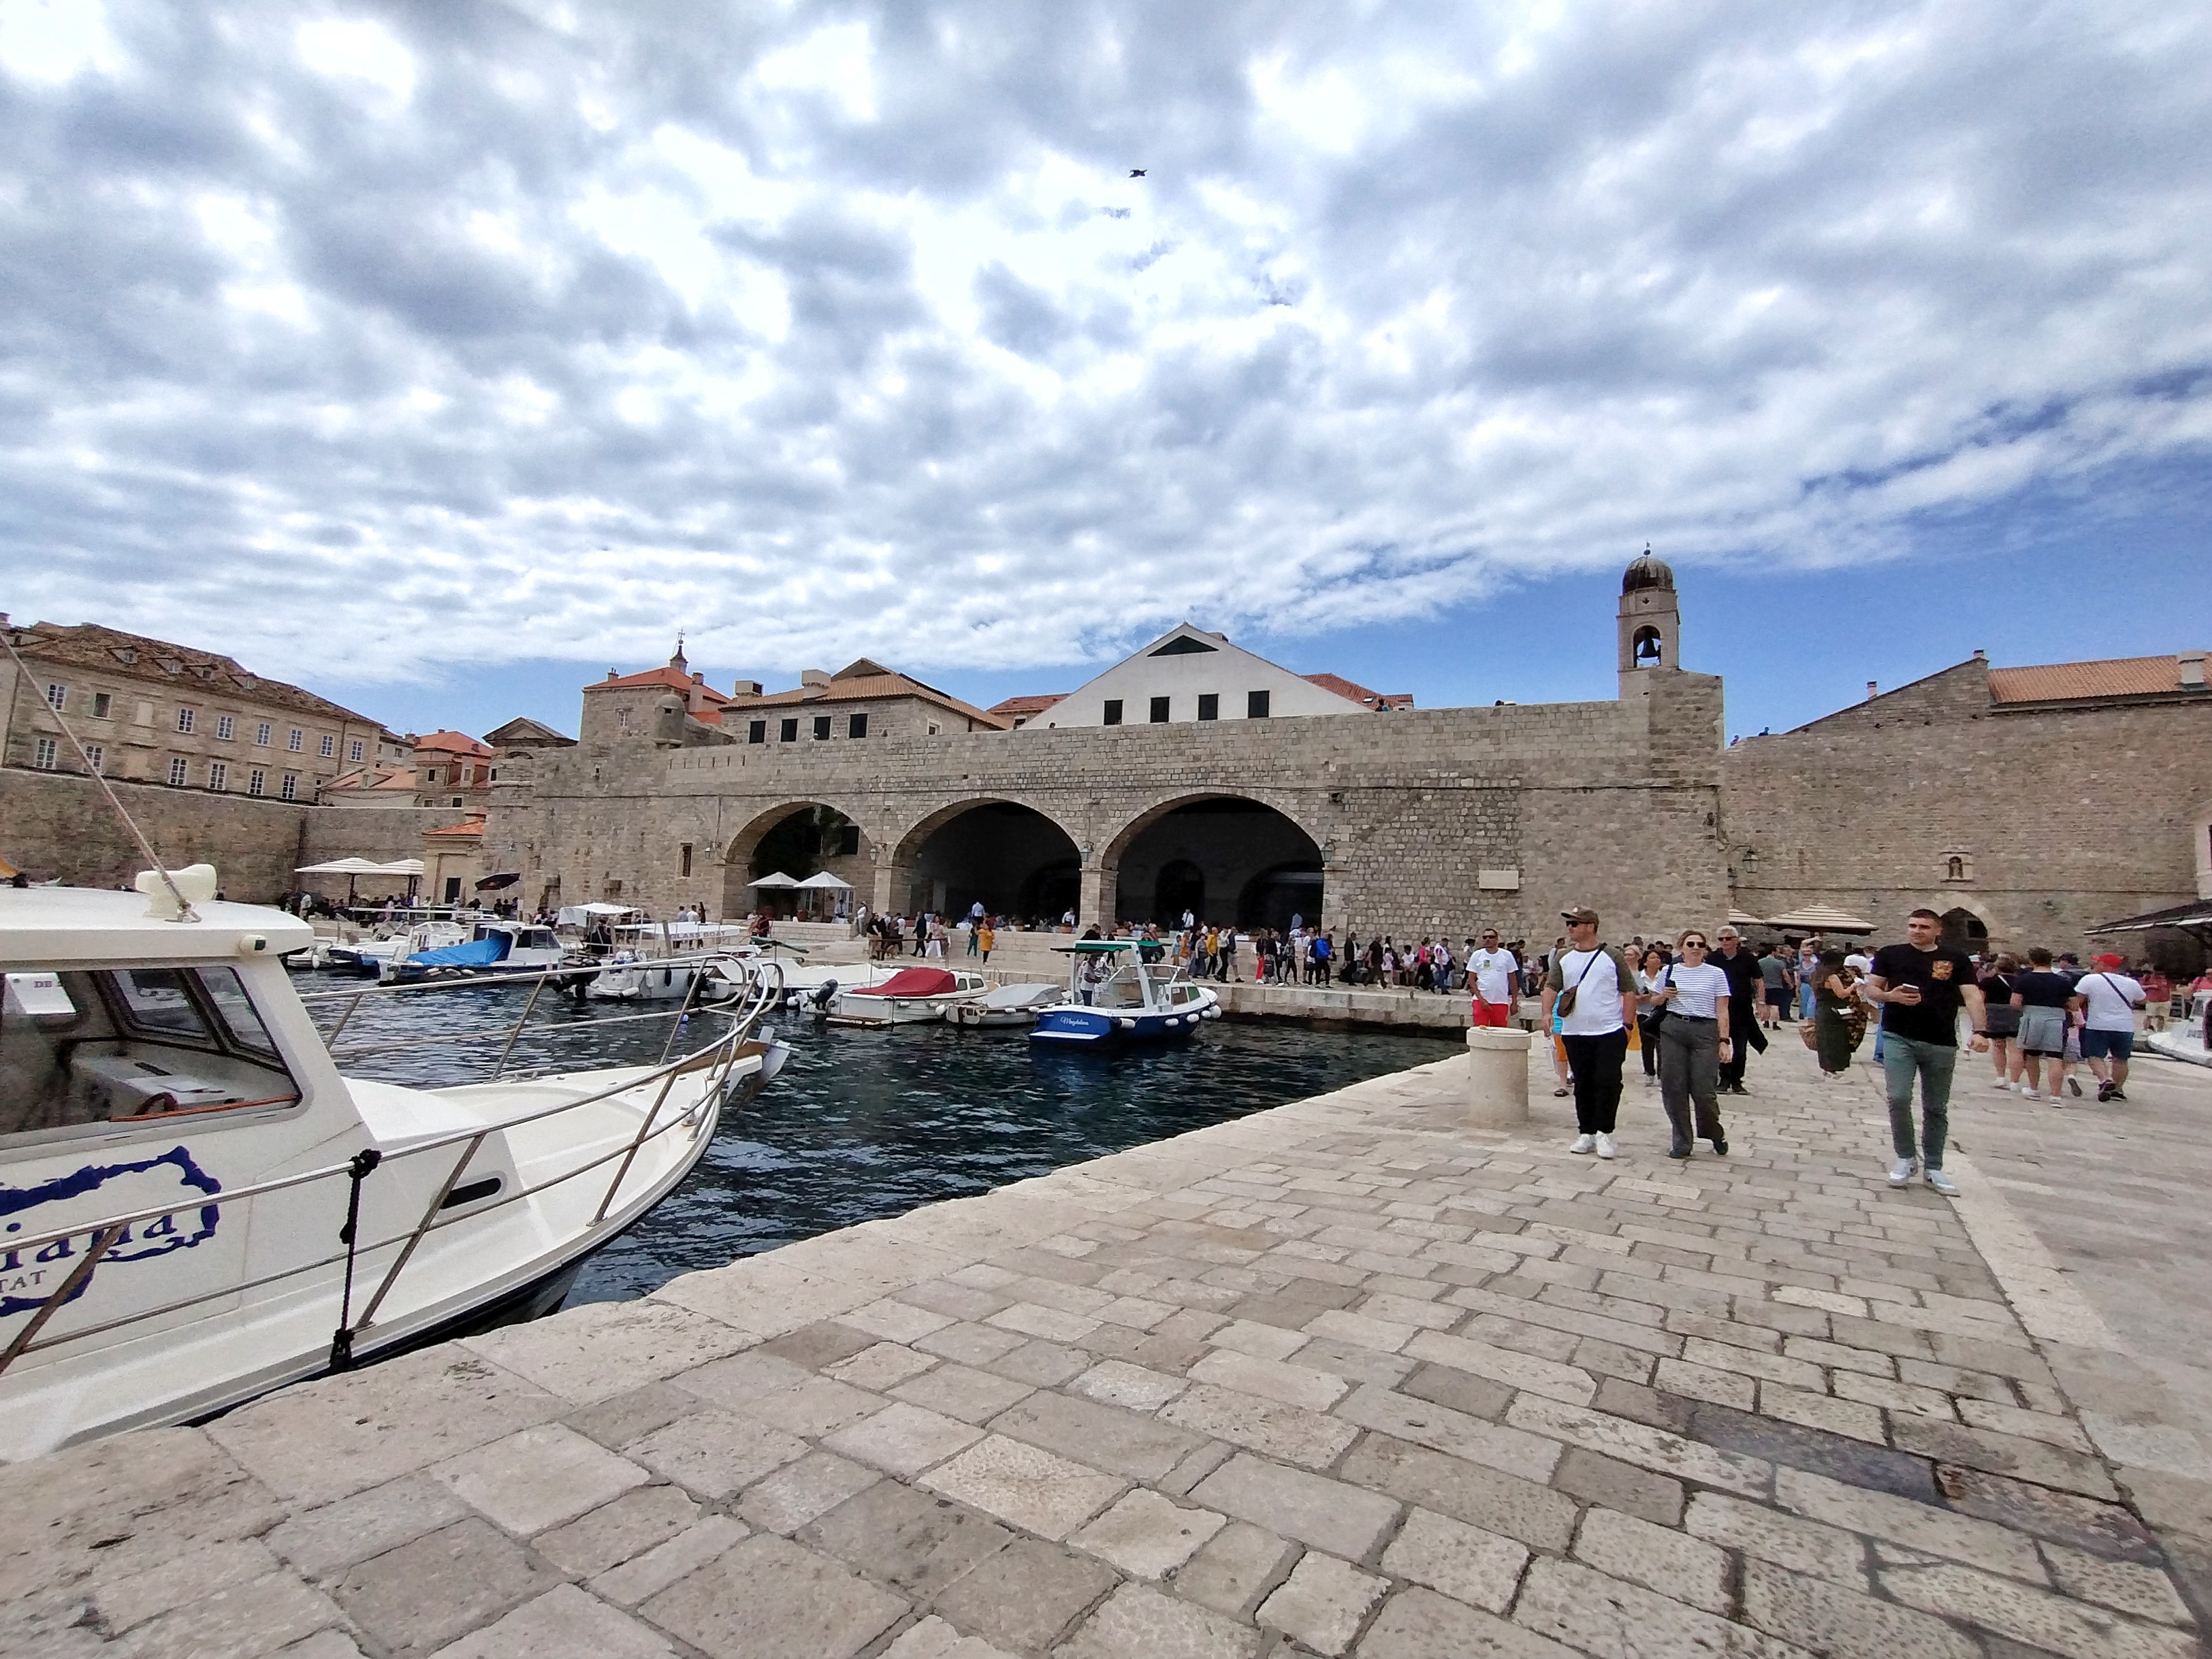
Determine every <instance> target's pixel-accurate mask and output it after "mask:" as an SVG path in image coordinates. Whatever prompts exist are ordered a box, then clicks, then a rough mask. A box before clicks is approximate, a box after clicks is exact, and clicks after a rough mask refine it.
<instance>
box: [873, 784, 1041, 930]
mask: <svg viewBox="0 0 2212 1659" xmlns="http://www.w3.org/2000/svg"><path fill="white" fill-rule="evenodd" d="M963 820H965V821H966V822H965V823H964V824H963ZM1083 851H1084V849H1083V843H1082V842H1081V840H1080V839H1079V837H1078V836H1077V835H1076V833H1075V832H1074V831H1073V830H1072V829H1069V828H1068V827H1067V825H1066V823H1062V822H1061V821H1060V817H1059V816H1058V815H1057V814H1056V813H1054V811H1050V810H1048V809H1047V808H1045V807H1042V806H1040V805H1037V804H1036V802H1034V801H1031V800H1027V799H1023V798H1022V797H1021V796H1019V795H1017V794H1012V793H1008V794H997V793H993V794H976V795H963V796H962V797H960V798H959V799H956V800H951V801H947V802H945V804H944V805H941V806H939V807H936V808H934V809H933V810H932V811H929V812H927V813H925V814H923V815H922V816H921V817H919V818H917V819H915V821H914V823H911V824H910V825H908V827H907V828H906V829H904V830H903V831H902V832H901V834H900V835H899V836H898V838H897V840H896V843H895V844H894V845H893V846H892V847H891V848H890V851H889V852H888V853H886V854H885V855H884V858H883V859H882V860H880V861H879V862H878V866H877V872H876V874H877V900H876V902H877V904H878V907H879V908H884V909H888V910H907V909H922V910H936V911H939V912H940V913H942V914H945V915H965V914H967V913H968V912H969V910H970V909H971V908H972V907H973V906H975V905H977V904H981V906H982V907H983V908H984V909H985V911H986V912H987V913H988V914H991V915H1000V916H1016V917H1022V918H1031V917H1038V916H1042V917H1045V918H1047V919H1048V920H1053V919H1057V917H1058V916H1059V915H1060V914H1062V912H1064V911H1066V910H1069V909H1074V908H1078V901H1079V893H1080V890H1081V884H1082V871H1083Z"/></svg>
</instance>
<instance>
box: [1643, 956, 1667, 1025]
mask: <svg viewBox="0 0 2212 1659" xmlns="http://www.w3.org/2000/svg"><path fill="white" fill-rule="evenodd" d="M1659 979H1660V983H1661V984H1662V985H1672V984H1673V983H1674V964H1673V963H1668V965H1667V966H1666V967H1664V968H1662V969H1660V970H1659ZM1652 988H1653V989H1655V990H1656V989H1657V988H1659V987H1657V986H1654V987H1652ZM1667 1006H1668V1005H1667V1004H1665V1003H1663V1002H1662V1003H1660V1004H1658V1005H1657V1006H1656V1007H1654V1008H1653V1009H1652V1010H1651V1012H1650V1013H1648V1014H1646V1015H1644V1018H1642V1020H1640V1021H1639V1022H1638V1024H1641V1025H1642V1026H1643V1027H1644V1030H1645V1031H1646V1032H1648V1033H1649V1034H1650V1036H1655V1037H1656V1036H1658V1035H1659V1028H1660V1027H1661V1026H1662V1025H1663V1024H1666V1021H1667Z"/></svg>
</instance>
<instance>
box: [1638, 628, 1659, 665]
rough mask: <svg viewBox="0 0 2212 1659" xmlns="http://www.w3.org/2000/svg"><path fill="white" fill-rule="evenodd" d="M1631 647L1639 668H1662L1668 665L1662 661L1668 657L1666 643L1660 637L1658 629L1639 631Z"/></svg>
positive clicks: (1641, 629) (1642, 629) (1640, 629)
mask: <svg viewBox="0 0 2212 1659" xmlns="http://www.w3.org/2000/svg"><path fill="white" fill-rule="evenodd" d="M1630 645H1631V652H1632V656H1633V659H1634V660H1635V663H1636V665H1637V666H1638V668H1662V667H1664V666H1665V664H1664V663H1663V662H1662V660H1661V659H1662V658H1663V657H1664V656H1665V655H1666V650H1667V647H1666V641H1664V640H1663V639H1662V637H1661V636H1660V633H1659V630H1658V629H1656V628H1651V627H1644V628H1639V629H1637V630H1636V635H1635V638H1634V639H1633V640H1632V641H1631V642H1630Z"/></svg>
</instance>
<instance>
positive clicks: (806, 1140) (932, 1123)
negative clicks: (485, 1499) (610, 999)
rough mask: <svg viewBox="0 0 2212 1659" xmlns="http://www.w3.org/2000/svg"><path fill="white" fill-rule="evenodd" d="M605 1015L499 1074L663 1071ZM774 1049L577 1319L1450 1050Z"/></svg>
mask: <svg viewBox="0 0 2212 1659" xmlns="http://www.w3.org/2000/svg"><path fill="white" fill-rule="evenodd" d="M325 983H328V981H325ZM340 983H343V981H340ZM303 988H305V987H304V986H303ZM523 997H524V993H522V992H520V991H514V990H485V991H466V992H460V993H451V994H440V995H438V996H435V997H419V998H416V999H412V1000H410V999H406V998H372V999H371V1000H370V1004H369V1006H370V1007H372V1008H374V1010H375V1012H374V1013H373V1014H372V1013H371V1012H368V1009H366V1008H365V1010H364V1012H362V1014H361V1015H358V1016H356V1018H355V1020H354V1022H353V1023H352V1024H349V1026H348V1027H347V1030H346V1032H345V1036H344V1037H343V1045H344V1046H347V1047H350V1046H351V1045H352V1044H354V1043H355V1042H368V1041H375V1040H380V1039H388V1038H390V1037H392V1036H400V1035H404V1034H407V1033H409V1032H410V1031H424V1030H430V1029H434V1028H435V1027H437V1026H448V1027H449V1026H451V1025H453V1024H469V1025H471V1026H474V1025H479V1024H481V1025H483V1026H487V1027H488V1026H492V1025H495V1024H504V1023H505V1022H507V1021H511V1020H513V1018H515V1016H516V1015H517V1014H518V1013H520V1011H521V1007H522V1002H523ZM433 1005H435V1006H433ZM604 1009H605V1005H600V1006H598V1007H586V1008H585V1009H583V1010H578V1009H576V1008H574V1006H572V1005H568V1004H562V1006H559V1007H557V1008H550V1007H549V1006H548V1005H547V1003H544V1002H541V1004H540V1006H539V1012H538V1019H539V1020H540V1021H542V1022H543V1024H537V1025H533V1027H532V1030H530V1031H529V1032H528V1033H526V1035H525V1036H524V1038H523V1040H522V1042H520V1043H519V1044H518V1045H517V1047H516V1049H515V1056H514V1060H513V1062H512V1063H513V1066H515V1067H516V1068H518V1069H522V1068H527V1069H531V1070H537V1069H539V1068H542V1067H545V1066H561V1067H564V1068H575V1069H582V1068H584V1067H586V1066H615V1065H628V1064H637V1063H640V1062H645V1061H651V1060H655V1059H657V1058H658V1057H659V1054H660V1050H661V1044H662V1042H663V1041H664V1040H665V1036H666V1034H667V1026H666V1024H665V1023H663V1022H652V1023H639V1024H625V1025H617V1026H611V1027H600V1028H599V1029H594V1026H595V1025H596V1024H598V1022H599V1020H601V1019H603V1018H605V1012H604ZM328 1023H329V1022H328V1020H327V1019H326V1020H325V1024H326V1025H327V1024H328ZM778 1029H779V1030H780V1032H781V1035H782V1036H783V1037H784V1039H785V1040H786V1041H787V1042H789V1043H790V1044H791V1045H792V1049H793V1053H792V1057H791V1062H790V1064H789V1065H787V1066H785V1068H784V1070H783V1073H782V1074H781V1076H780V1077H778V1078H777V1079H775V1082H773V1083H771V1084H770V1085H769V1086H768V1088H767V1090H766V1091H763V1093H762V1095H761V1097H759V1098H758V1099H757V1100H756V1101H755V1102H754V1103H752V1104H751V1105H750V1107H748V1108H746V1109H744V1111H743V1112H742V1113H735V1114H727V1115H725V1116H724V1117H723V1119H722V1121H721V1125H720V1128H719V1129H718V1130H717V1132H716V1133H715V1136H714V1141H713V1143H712V1144H711V1145H710V1146H708V1149H707V1153H706V1156H705V1157H704V1158H702V1159H701V1160H700V1163H699V1166H698V1168H697V1169H696V1170H693V1171H692V1173H691V1175H690V1177H689V1178H688V1179H687V1180H686V1181H685V1182H684V1184H683V1185H682V1186H681V1187H679V1188H677V1190H676V1191H675V1192H674V1193H672V1194H670V1195H669V1197H668V1198H667V1199H666V1200H665V1201H664V1202H663V1203H662V1204H661V1205H660V1206H659V1208H658V1209H656V1210H654V1211H653V1213H652V1214H651V1215H649V1216H647V1217H646V1218H644V1219H643V1220H642V1221H641V1222H640V1223H639V1224H638V1225H636V1226H635V1227H633V1228H632V1229H631V1230H630V1231H629V1232H628V1233H627V1234H625V1235H624V1236H623V1237H622V1238H620V1239H618V1240H617V1241H616V1243H613V1244H612V1245H611V1246H609V1247H608V1248H607V1249H605V1250H603V1251H601V1252H600V1253H599V1255H597V1256H596V1257H594V1258H593V1259H592V1261H590V1262H589V1263H587V1264H586V1267H585V1268H584V1271H583V1274H582V1276H581V1278H580V1279H579V1280H578V1282H577V1285H576V1288H575V1290H574V1292H573V1293H572V1294H571V1295H570V1297H569V1302H570V1304H572V1305H573V1304H575V1303H578V1302H594V1301H598V1302H605V1301H618V1300H623V1299H625V1298H627V1297H635V1296H642V1295H643V1294H645V1293H646V1292H647V1291H650V1290H652V1289H653V1288H654V1287H655V1286H657V1285H662V1284H665V1282H666V1281H667V1280H669V1279H672V1278H674V1277H675V1276H676V1275H677V1274H678V1273H689V1272H690V1271H692V1270H693V1269H695V1268H699V1267H720V1266H721V1265H722V1264H724V1263H725V1262H727V1261H731V1260H732V1258H734V1257H737V1256H741V1255H752V1254H754V1253H755V1252H757V1251H760V1250H766V1249H774V1248H775V1246H777V1245H779V1244H787V1243H791V1242H792V1241H793V1240H794V1239H800V1238H806V1237H811V1236H812V1235H814V1234H816V1233H819V1232H826V1231H829V1230H830V1229H832V1228H836V1227H849V1226H851V1225H854V1224H855V1223H857V1222H862V1221H872V1220H874V1219H876V1218H879V1217H883V1216H890V1215H897V1214H900V1213H902V1212H905V1211H907V1210H910V1209H913V1208H914V1207H915V1206H917V1205H921V1204H927V1203H932V1202H934V1201H935V1200H939V1199H945V1198H961V1197H966V1196H968V1195H969V1194H975V1193H983V1192H988V1191H989V1190H990V1189H991V1188H994V1187H1000V1186H1003V1185H1005V1184H1006V1182H1012V1181H1021V1180H1025V1179H1027V1178H1028V1177H1030V1176H1038V1175H1043V1174H1046V1173H1048V1172H1049V1171H1051V1170H1057V1169H1060V1168H1061V1167H1063V1166H1064V1165H1066V1164H1075V1163H1079V1162H1081V1161H1082V1160H1084V1159H1085V1158H1098V1157H1102V1156H1103V1155H1104V1154H1106V1153H1108V1152H1120V1151H1121V1150H1122V1149H1123V1148H1125V1147H1129V1146H1140V1145H1142V1144H1144V1143H1145V1142H1146V1141H1152V1140H1160V1139H1165V1138H1166V1137H1168V1136H1170V1135H1175V1134H1181V1133H1182V1132H1183V1131H1185V1130H1187V1129H1196V1128H1202V1127H1205V1126H1206V1125H1207V1124H1209V1123H1219V1122H1222V1121H1225V1120H1226V1119H1229V1118H1233V1117H1241V1116H1243V1115H1244V1114H1245V1113H1247V1112H1252V1111H1258V1110H1261V1109H1264V1108H1267V1107H1269V1106H1279V1105H1282V1104H1283V1103H1285V1102H1286V1101H1292V1100H1298V1099H1302V1098H1304V1097H1306V1096H1308V1095H1315V1094H1322V1093H1326V1092H1327V1091H1329V1090H1331V1089H1339V1088H1342V1087H1343V1086H1344V1085H1346V1084H1348V1083H1357V1082H1358V1081H1360V1080H1361V1079H1364V1078H1370V1077H1376V1076H1379V1075H1381V1074H1382V1073H1386V1072H1397V1071H1403V1070H1404V1069H1406V1068H1407V1066H1419V1065H1422V1064H1425V1063H1426V1062H1427V1061H1429V1060H1439V1059H1442V1058H1443V1057H1444V1056H1445V1055H1447V1054H1450V1053H1452V1052H1454V1048H1455V1045H1454V1044H1451V1043H1449V1042H1444V1041H1443V1040H1441V1039H1439V1038H1437V1037H1425V1036H1395V1035H1389V1034H1383V1033H1373V1034H1370V1033H1364V1032H1346V1031H1325V1030H1309V1029H1307V1028H1306V1027H1304V1026H1299V1025H1290V1024H1264V1025H1262V1024H1233V1023H1231V1022H1230V1021H1227V1020H1223V1021H1219V1022H1217V1023H1216V1024H1212V1025H1208V1026H1206V1027H1205V1028H1203V1029H1202V1030H1200V1032H1199V1034H1198V1035H1197V1036H1194V1037H1193V1038H1191V1039H1190V1040H1189V1041H1188V1042H1184V1043H1182V1044H1180V1045H1175V1046H1169V1047H1164V1048H1150V1049H1133V1050H1131V1051H1129V1052H1127V1053H1124V1054H1059V1053H1044V1054H1031V1053H1030V1043H1029V1041H1028V1038H1027V1037H1026V1036H1024V1034H1023V1033H1021V1032H1019V1031H1012V1032H1003V1033H998V1034H994V1035H990V1036H985V1035H981V1034H978V1033H963V1032H960V1031H957V1030H954V1029H953V1028H952V1027H951V1026H949V1025H909V1026H903V1027H901V1028H898V1029H896V1030H889V1031H854V1030H829V1029H828V1028H826V1027H822V1026H817V1025H816V1024H814V1023H813V1022H812V1021H811V1020H806V1019H799V1018H787V1019H784V1020H782V1021H781V1022H779V1027H778ZM691 1030H693V1031H694V1032H696V1036H691V1035H688V1034H687V1036H685V1038H684V1040H683V1042H682V1043H681V1045H680V1046H681V1047H682V1048H696V1047H697V1046H699V1045H700V1044H701V1043H702V1042H708V1041H711V1040H712V1039H713V1038H714V1037H715V1036H720V1033H721V1031H722V1030H724V1025H723V1022H722V1020H721V1018H720V1016H718V1015H714V1014H705V1015H695V1016H693V1018H692V1026H691ZM497 1052H498V1050H497V1048H496V1045H495V1046H494V1047H493V1048H491V1049H490V1050H489V1053H488V1054H478V1055H477V1057H476V1059H475V1061H474V1064H473V1066H470V1065H466V1064H462V1063H459V1061H457V1060H453V1059H445V1058H440V1057H438V1056H437V1055H436V1054H435V1052H434V1051H416V1053H414V1054H407V1055H403V1056H390V1057H381V1058H379V1059H374V1060H355V1061H346V1062H343V1069H344V1070H345V1071H347V1072H348V1073H350V1074H354V1075H358V1076H363V1077H379V1078H385V1079H390V1080H391V1081H393V1082H400V1083H415V1084H438V1083H463V1082H471V1081H475V1080H477V1079H481V1078H482V1077H483V1076H484V1075H485V1073H486V1072H487V1071H488V1070H489V1064H490V1058H491V1057H492V1056H495V1055H496V1054H497Z"/></svg>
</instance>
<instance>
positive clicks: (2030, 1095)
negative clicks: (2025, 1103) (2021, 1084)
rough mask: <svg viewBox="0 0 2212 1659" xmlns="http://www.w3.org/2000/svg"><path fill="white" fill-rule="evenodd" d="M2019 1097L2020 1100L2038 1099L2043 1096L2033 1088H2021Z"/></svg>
mask: <svg viewBox="0 0 2212 1659" xmlns="http://www.w3.org/2000/svg"><path fill="white" fill-rule="evenodd" d="M2020 1097H2021V1099H2022V1100H2040V1099H2042V1098H2043V1097H2042V1096H2041V1095H2039V1094H2038V1093H2036V1092H2035V1091H2034V1090H2033V1089H2022V1090H2021V1091H2020Z"/></svg>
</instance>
